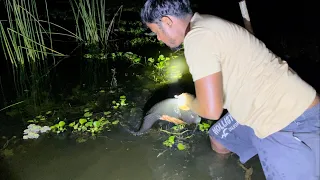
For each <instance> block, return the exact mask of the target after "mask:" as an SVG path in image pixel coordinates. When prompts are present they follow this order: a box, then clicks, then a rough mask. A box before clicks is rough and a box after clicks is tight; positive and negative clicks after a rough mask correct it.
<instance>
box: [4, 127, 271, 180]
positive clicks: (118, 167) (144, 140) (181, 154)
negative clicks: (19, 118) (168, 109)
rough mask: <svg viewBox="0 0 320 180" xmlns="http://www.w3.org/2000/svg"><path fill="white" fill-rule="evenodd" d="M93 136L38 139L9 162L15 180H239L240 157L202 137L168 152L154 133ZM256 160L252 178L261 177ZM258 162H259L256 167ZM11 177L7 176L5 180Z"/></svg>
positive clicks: (241, 176)
mask: <svg viewBox="0 0 320 180" xmlns="http://www.w3.org/2000/svg"><path fill="white" fill-rule="evenodd" d="M105 135H106V136H102V137H99V138H97V139H96V140H88V141H87V142H85V143H76V142H75V141H74V140H67V139H64V140H61V139H57V138H50V139H48V138H42V139H39V140H37V141H36V142H33V143H32V146H28V148H26V149H25V152H24V153H20V154H15V155H14V156H13V157H11V158H10V159H8V160H7V166H8V167H7V168H8V169H10V172H11V174H13V176H14V177H15V178H14V179H15V180H20V179H21V180H184V179H199V180H224V179H225V180H241V179H245V171H244V170H243V169H242V168H241V167H240V166H239V165H238V164H237V160H238V157H237V156H236V155H232V156H229V157H223V156H219V155H217V154H216V153H214V152H212V151H211V149H210V147H209V143H208V138H207V137H206V136H201V137H195V138H196V139H194V143H192V145H191V147H190V149H189V150H188V151H178V150H177V151H173V150H168V149H167V148H166V147H164V146H163V145H162V142H163V140H162V139H160V137H161V136H160V135H159V133H158V132H156V131H152V132H151V133H150V134H149V135H146V136H143V137H132V136H130V135H128V134H127V133H125V132H120V131H118V132H117V131H114V132H109V133H107V134H105ZM258 163H259V162H258V161H257V160H254V162H253V164H251V165H250V166H256V167H254V171H253V175H252V179H253V180H255V179H257V180H264V179H265V178H264V177H263V174H262V173H261V167H259V164H258ZM257 165H258V166H257ZM8 180H9V179H8Z"/></svg>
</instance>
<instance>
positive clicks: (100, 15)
mask: <svg viewBox="0 0 320 180" xmlns="http://www.w3.org/2000/svg"><path fill="white" fill-rule="evenodd" d="M69 2H70V4H71V8H72V11H73V14H74V17H75V22H76V31H77V32H76V33H77V35H78V36H79V37H81V39H83V40H84V41H85V43H86V45H87V47H92V48H98V47H99V45H100V46H101V48H102V50H106V48H107V46H108V40H109V35H110V33H111V31H112V29H113V26H114V23H115V20H116V19H115V18H116V17H117V16H120V14H121V11H122V6H120V7H119V9H118V10H117V12H116V13H115V14H114V16H113V18H112V20H111V21H110V22H109V25H108V21H107V20H106V1H100V0H69Z"/></svg>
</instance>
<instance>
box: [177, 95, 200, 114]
mask: <svg viewBox="0 0 320 180" xmlns="http://www.w3.org/2000/svg"><path fill="white" fill-rule="evenodd" d="M174 97H175V98H177V99H178V105H179V109H181V110H185V111H187V110H190V108H191V104H192V101H193V100H194V99H195V97H194V96H193V95H191V94H189V93H182V94H180V95H175V96H174Z"/></svg>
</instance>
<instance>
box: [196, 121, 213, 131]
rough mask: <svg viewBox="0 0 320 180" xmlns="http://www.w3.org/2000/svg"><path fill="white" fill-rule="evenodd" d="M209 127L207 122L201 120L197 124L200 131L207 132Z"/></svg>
mask: <svg viewBox="0 0 320 180" xmlns="http://www.w3.org/2000/svg"><path fill="white" fill-rule="evenodd" d="M210 127H211V125H210V124H208V123H205V122H202V123H200V124H199V130H200V131H202V132H206V133H207V132H208V130H209V128H210Z"/></svg>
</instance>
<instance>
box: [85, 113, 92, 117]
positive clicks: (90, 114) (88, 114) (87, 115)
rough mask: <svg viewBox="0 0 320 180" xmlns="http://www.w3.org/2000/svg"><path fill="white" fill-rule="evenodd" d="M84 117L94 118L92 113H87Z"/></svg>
mask: <svg viewBox="0 0 320 180" xmlns="http://www.w3.org/2000/svg"><path fill="white" fill-rule="evenodd" d="M83 116H84V117H90V116H92V113H91V112H86V113H84V115H83Z"/></svg>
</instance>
